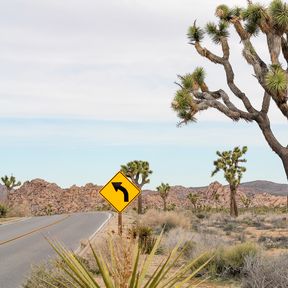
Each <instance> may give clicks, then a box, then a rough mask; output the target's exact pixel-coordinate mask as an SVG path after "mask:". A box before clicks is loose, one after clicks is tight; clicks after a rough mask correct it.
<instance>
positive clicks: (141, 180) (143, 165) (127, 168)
mask: <svg viewBox="0 0 288 288" xmlns="http://www.w3.org/2000/svg"><path fill="white" fill-rule="evenodd" d="M121 171H122V172H123V173H124V174H125V175H126V176H127V177H128V178H129V179H130V180H131V181H132V182H133V183H134V184H135V185H137V186H138V187H139V188H140V189H142V187H143V186H144V185H145V184H147V183H149V182H150V180H149V175H150V174H152V171H151V170H150V168H149V162H147V161H138V160H135V161H131V162H128V163H127V164H126V165H121ZM142 213H143V209H142V195H141V193H140V195H139V196H138V214H142Z"/></svg>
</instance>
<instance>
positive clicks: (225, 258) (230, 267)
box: [196, 242, 260, 279]
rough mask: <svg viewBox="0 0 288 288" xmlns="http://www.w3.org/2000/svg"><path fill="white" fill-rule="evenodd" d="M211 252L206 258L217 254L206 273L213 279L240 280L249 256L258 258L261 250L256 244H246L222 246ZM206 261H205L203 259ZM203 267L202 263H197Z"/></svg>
mask: <svg viewBox="0 0 288 288" xmlns="http://www.w3.org/2000/svg"><path fill="white" fill-rule="evenodd" d="M208 251H210V252H209V253H208V255H206V257H208V258H209V257H210V256H211V255H212V254H213V253H215V257H214V258H213V259H212V261H211V262H210V263H209V265H207V267H206V270H205V271H203V272H204V273H206V274H208V275H209V276H210V277H213V278H224V279H231V278H239V277H240V276H241V273H242V272H243V269H244V265H245V259H246V257H248V256H256V255H258V253H259V251H260V250H259V248H258V246H257V245H256V244H254V243H250V242H246V243H241V244H236V245H232V246H221V247H218V248H216V249H215V250H214V252H213V250H211V249H210V250H208ZM201 261H205V259H201ZM196 265H201V263H196Z"/></svg>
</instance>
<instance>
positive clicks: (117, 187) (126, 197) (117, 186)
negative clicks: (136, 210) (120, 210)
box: [112, 182, 129, 202]
mask: <svg viewBox="0 0 288 288" xmlns="http://www.w3.org/2000/svg"><path fill="white" fill-rule="evenodd" d="M121 184H122V182H112V185H113V187H114V189H115V191H116V192H117V191H118V190H120V191H122V192H123V194H124V202H129V194H128V191H127V190H126V189H125V188H124V187H123V186H122V185H121Z"/></svg>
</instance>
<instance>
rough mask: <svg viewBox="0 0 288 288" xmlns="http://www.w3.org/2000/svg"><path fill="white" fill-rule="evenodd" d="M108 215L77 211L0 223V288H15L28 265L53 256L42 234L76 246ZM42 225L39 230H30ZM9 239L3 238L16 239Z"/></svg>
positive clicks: (97, 227) (27, 269)
mask: <svg viewBox="0 0 288 288" xmlns="http://www.w3.org/2000/svg"><path fill="white" fill-rule="evenodd" d="M109 217H110V214H109V213H106V212H97V213H81V214H80V213H79V214H72V215H55V216H43V217H33V218H30V219H27V220H25V221H20V222H16V223H12V224H8V225H1V226H0V288H18V287H21V283H23V280H24V279H25V276H27V275H29V271H30V268H31V265H32V264H37V263H41V262H42V261H44V260H45V259H48V258H49V257H50V256H53V255H54V252H53V250H52V249H51V247H50V246H49V244H48V243H47V241H46V240H45V239H44V238H43V235H45V236H48V237H51V238H53V239H57V240H60V241H61V242H63V243H64V244H65V245H66V246H67V247H69V248H71V249H74V250H75V249H77V248H78V247H79V242H80V240H81V239H88V238H89V237H90V236H91V235H92V234H93V233H94V232H95V231H96V230H97V229H99V228H100V227H101V225H102V224H103V223H105V222H106V221H107V220H108V219H109ZM40 227H46V228H42V229H41V230H40V231H37V232H33V233H31V231H33V230H35V229H38V228H40ZM27 233H31V234H28V235H26V236H24V237H21V238H18V239H15V240H13V241H10V242H6V243H5V241H7V240H10V239H13V238H17V237H18V236H19V235H24V234H27Z"/></svg>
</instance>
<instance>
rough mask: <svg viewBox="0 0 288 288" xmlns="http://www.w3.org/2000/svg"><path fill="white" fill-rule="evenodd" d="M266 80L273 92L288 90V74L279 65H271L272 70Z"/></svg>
mask: <svg viewBox="0 0 288 288" xmlns="http://www.w3.org/2000/svg"><path fill="white" fill-rule="evenodd" d="M265 82H266V85H267V87H268V89H269V90H270V91H271V92H272V93H283V92H285V91H287V86H288V81H287V75H286V72H285V71H284V70H283V69H282V68H281V66H279V65H271V67H270V71H269V72H268V73H267V75H266V77H265Z"/></svg>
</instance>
